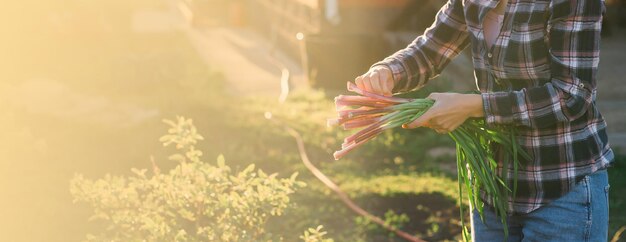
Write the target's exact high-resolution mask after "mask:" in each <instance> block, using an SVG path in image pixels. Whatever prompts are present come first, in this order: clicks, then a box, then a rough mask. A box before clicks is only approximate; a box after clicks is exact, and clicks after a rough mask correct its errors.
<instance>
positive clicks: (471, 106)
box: [402, 93, 485, 134]
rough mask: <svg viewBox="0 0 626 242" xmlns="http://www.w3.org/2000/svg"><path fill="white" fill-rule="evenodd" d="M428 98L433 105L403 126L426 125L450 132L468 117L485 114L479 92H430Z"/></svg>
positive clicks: (411, 127) (438, 130)
mask: <svg viewBox="0 0 626 242" xmlns="http://www.w3.org/2000/svg"><path fill="white" fill-rule="evenodd" d="M428 98H429V99H432V100H435V103H434V104H433V106H432V107H431V108H430V109H428V111H427V112H426V113H424V114H423V115H422V116H421V117H419V118H418V119H416V120H415V121H413V122H411V123H409V124H405V125H402V127H403V128H406V129H413V128H417V127H428V128H432V129H434V130H435V131H437V132H438V133H441V134H443V133H448V132H452V131H453V130H455V129H456V128H458V127H459V126H461V124H463V122H465V120H467V119H468V118H472V117H483V116H484V115H485V114H484V112H483V100H482V97H481V96H480V95H479V94H460V93H431V94H430V95H429V96H428Z"/></svg>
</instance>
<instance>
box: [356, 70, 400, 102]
mask: <svg viewBox="0 0 626 242" xmlns="http://www.w3.org/2000/svg"><path fill="white" fill-rule="evenodd" d="M354 83H355V84H356V85H357V86H358V87H359V88H361V89H363V90H365V91H367V92H371V93H376V94H379V95H385V96H391V95H393V93H392V90H393V87H394V85H395V83H394V81H393V75H392V73H391V70H390V69H389V68H387V67H386V66H380V65H379V66H374V67H372V68H371V69H370V70H369V71H367V73H365V74H363V75H361V76H358V77H357V78H355V79H354Z"/></svg>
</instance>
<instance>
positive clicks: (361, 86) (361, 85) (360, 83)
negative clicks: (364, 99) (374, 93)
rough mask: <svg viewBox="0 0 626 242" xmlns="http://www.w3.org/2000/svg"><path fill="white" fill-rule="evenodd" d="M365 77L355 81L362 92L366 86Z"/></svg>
mask: <svg viewBox="0 0 626 242" xmlns="http://www.w3.org/2000/svg"><path fill="white" fill-rule="evenodd" d="M364 78H365V77H364V75H361V76H358V77H357V78H356V79H355V80H354V84H356V86H357V87H358V88H360V89H361V90H365V86H364V85H363V79H364Z"/></svg>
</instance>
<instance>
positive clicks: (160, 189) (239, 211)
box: [70, 117, 327, 241]
mask: <svg viewBox="0 0 626 242" xmlns="http://www.w3.org/2000/svg"><path fill="white" fill-rule="evenodd" d="M164 122H165V123H167V124H169V126H170V128H169V130H168V134H167V135H164V136H163V137H161V139H160V140H161V142H163V145H164V146H169V145H173V146H175V148H176V150H177V151H178V152H177V153H175V154H173V155H171V156H170V157H169V158H170V160H172V161H175V162H178V164H177V165H176V166H175V167H174V168H173V169H171V170H169V171H167V172H162V171H160V168H159V167H157V166H156V165H153V168H152V172H151V174H149V172H148V171H147V169H132V172H133V174H134V175H132V176H129V177H124V176H113V175H106V176H105V177H104V178H102V179H97V180H90V179H86V178H85V177H84V176H83V175H76V176H75V177H74V178H73V179H72V181H71V183H70V192H71V194H72V196H73V197H74V202H85V203H88V204H90V205H91V206H92V207H93V209H94V215H93V216H92V217H91V219H98V220H102V221H104V222H105V224H106V225H107V226H106V229H105V230H104V231H103V232H101V233H100V234H97V235H88V236H87V240H88V241H140V240H141V241H267V240H275V239H278V240H279V238H280V237H278V236H275V235H272V234H271V233H268V232H266V231H265V229H264V226H265V224H266V222H267V221H268V219H269V218H270V217H276V216H281V215H282V214H283V212H284V211H285V209H286V208H287V207H288V206H289V205H290V195H291V194H293V193H294V192H295V191H296V190H297V189H298V188H300V187H303V186H305V184H304V183H303V182H300V181H298V180H296V177H297V173H293V174H292V175H291V177H289V178H277V174H276V173H274V174H266V173H265V172H263V171H262V170H260V169H258V170H255V166H254V165H253V164H252V165H249V166H248V167H246V168H245V169H244V170H242V171H240V172H233V171H232V169H231V168H230V167H229V166H227V165H226V162H225V159H224V157H223V156H219V157H218V158H217V164H216V165H211V164H208V163H205V162H203V161H202V160H201V158H202V152H201V151H199V150H197V149H196V148H195V145H196V143H197V142H198V141H200V140H203V137H202V136H201V135H200V134H198V132H197V130H196V128H195V126H194V125H193V123H192V120H190V119H185V118H183V117H178V118H177V120H176V121H171V120H165V121H164ZM316 231H318V232H319V230H316ZM324 241H327V240H324Z"/></svg>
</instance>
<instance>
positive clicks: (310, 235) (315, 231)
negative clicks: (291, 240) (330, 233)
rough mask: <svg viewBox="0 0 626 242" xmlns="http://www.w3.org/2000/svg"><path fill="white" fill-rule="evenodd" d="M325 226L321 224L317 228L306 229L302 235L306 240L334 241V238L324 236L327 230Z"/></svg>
mask: <svg viewBox="0 0 626 242" xmlns="http://www.w3.org/2000/svg"><path fill="white" fill-rule="evenodd" d="M323 228H324V226H322V225H320V226H317V228H309V229H307V230H306V231H304V234H302V235H301V236H300V239H302V240H303V241H304V242H334V240H333V239H328V238H324V237H325V236H326V234H327V232H325V231H323V230H322V229H323Z"/></svg>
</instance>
